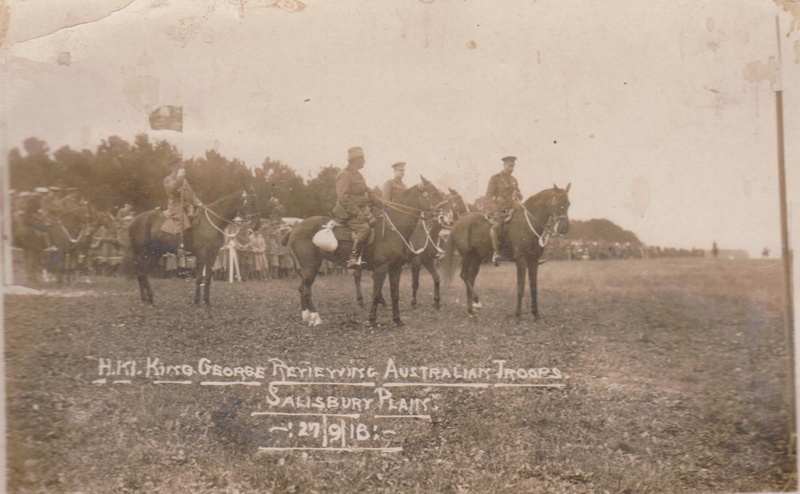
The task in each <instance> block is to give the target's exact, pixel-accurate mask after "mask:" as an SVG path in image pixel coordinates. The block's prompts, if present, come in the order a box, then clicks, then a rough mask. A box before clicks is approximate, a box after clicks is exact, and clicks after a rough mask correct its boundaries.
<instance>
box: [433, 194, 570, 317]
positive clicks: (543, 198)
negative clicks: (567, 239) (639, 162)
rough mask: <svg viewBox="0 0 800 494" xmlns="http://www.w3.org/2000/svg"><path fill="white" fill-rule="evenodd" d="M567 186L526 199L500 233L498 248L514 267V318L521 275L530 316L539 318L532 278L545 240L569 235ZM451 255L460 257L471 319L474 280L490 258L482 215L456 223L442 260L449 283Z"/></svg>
mask: <svg viewBox="0 0 800 494" xmlns="http://www.w3.org/2000/svg"><path fill="white" fill-rule="evenodd" d="M569 187H570V186H569V185H567V187H566V188H565V189H559V188H558V187H557V186H555V185H553V188H552V189H545V190H543V191H541V192H539V193H537V194H536V195H534V196H532V197H529V198H528V199H527V200H526V201H525V202H524V203H523V204H522V205H521V207H519V208H518V209H517V210H516V211H514V215H513V216H512V219H511V221H510V222H508V223H507V224H506V225H505V227H504V229H505V232H504V235H503V236H502V237H503V238H501V239H500V242H501V246H505V247H506V249H507V251H508V252H510V255H511V260H513V261H514V262H515V263H516V265H517V312H516V314H517V317H520V316H521V315H522V298H523V296H524V295H525V275H526V273H527V274H528V276H529V277H530V290H531V314H533V317H534V318H536V319H538V318H539V308H538V306H537V302H536V278H537V273H538V269H539V258H540V257H541V256H542V253H543V252H544V248H545V245H546V244H547V239H548V238H549V237H550V236H551V235H553V234H559V235H564V234H566V233H567V232H568V231H569V216H568V211H569V197H568V195H567V193H568V192H569ZM455 251H458V253H459V254H460V255H461V279H462V280H464V285H465V286H466V289H467V311H468V312H469V313H470V315H473V314H474V313H473V310H474V309H480V308H481V303H480V300H479V298H478V293H477V292H476V291H475V278H476V277H477V276H478V271H480V268H481V263H482V262H483V261H484V260H487V259H490V258H491V256H492V241H491V238H490V236H489V221H488V220H487V219H486V217H485V216H484V215H483V214H482V213H477V212H476V213H470V214H467V215H466V216H464V217H463V218H461V219H460V220H458V221H456V223H455V225H453V230H452V231H451V233H450V238H449V239H448V241H447V248H446V252H445V256H444V267H445V277H446V279H447V280H448V281H449V280H452V279H453V273H454V271H455V258H454V254H455Z"/></svg>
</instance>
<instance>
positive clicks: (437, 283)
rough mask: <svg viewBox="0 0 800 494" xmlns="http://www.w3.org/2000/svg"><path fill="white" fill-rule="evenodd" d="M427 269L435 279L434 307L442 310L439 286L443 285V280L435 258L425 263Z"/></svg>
mask: <svg viewBox="0 0 800 494" xmlns="http://www.w3.org/2000/svg"><path fill="white" fill-rule="evenodd" d="M424 265H425V269H427V270H428V272H429V273H430V274H431V277H432V278H433V306H434V307H435V308H437V309H441V307H442V305H441V298H440V296H439V286H440V285H441V279H440V278H439V271H438V270H437V269H436V261H434V259H433V258H430V257H429V258H428V259H427V261H425V262H424Z"/></svg>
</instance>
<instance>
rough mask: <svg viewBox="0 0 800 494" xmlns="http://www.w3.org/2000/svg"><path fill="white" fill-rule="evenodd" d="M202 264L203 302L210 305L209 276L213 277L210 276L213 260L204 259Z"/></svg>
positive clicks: (207, 305)
mask: <svg viewBox="0 0 800 494" xmlns="http://www.w3.org/2000/svg"><path fill="white" fill-rule="evenodd" d="M203 264H204V265H205V267H204V268H203V275H204V283H203V302H205V304H206V307H211V278H213V276H211V274H212V273H211V268H212V267H213V266H214V261H206V262H205V263H203Z"/></svg>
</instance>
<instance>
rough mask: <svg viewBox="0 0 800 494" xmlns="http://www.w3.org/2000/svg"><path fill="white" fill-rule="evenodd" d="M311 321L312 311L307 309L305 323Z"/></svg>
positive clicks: (304, 313)
mask: <svg viewBox="0 0 800 494" xmlns="http://www.w3.org/2000/svg"><path fill="white" fill-rule="evenodd" d="M309 319H311V311H309V310H308V309H306V310H304V311H303V322H304V323H308V321H309Z"/></svg>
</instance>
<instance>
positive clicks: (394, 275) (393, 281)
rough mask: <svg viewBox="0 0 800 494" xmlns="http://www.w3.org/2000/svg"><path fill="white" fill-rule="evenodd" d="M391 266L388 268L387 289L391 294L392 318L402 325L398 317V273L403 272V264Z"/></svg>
mask: <svg viewBox="0 0 800 494" xmlns="http://www.w3.org/2000/svg"><path fill="white" fill-rule="evenodd" d="M398 264H399V265H398V266H392V268H391V269H390V270H389V289H390V291H391V296H392V320H393V321H394V323H395V324H397V325H398V326H402V325H403V321H402V320H401V319H400V275H401V274H403V264H402V263H398Z"/></svg>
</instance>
